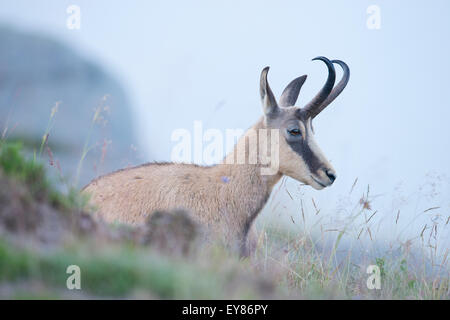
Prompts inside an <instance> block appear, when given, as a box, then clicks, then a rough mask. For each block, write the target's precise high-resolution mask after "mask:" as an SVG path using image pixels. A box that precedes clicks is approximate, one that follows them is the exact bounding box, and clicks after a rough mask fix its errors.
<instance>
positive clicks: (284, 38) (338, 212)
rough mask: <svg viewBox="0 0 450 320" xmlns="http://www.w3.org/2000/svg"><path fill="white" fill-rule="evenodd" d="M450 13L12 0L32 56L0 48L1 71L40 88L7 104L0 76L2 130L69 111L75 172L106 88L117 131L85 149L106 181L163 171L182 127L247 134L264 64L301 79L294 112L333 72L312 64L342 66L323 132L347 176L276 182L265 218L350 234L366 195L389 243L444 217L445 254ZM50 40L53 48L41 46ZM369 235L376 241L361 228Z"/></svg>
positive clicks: (11, 20)
mask: <svg viewBox="0 0 450 320" xmlns="http://www.w3.org/2000/svg"><path fill="white" fill-rule="evenodd" d="M70 5H77V6H79V7H80V9H81V29H79V30H70V29H68V28H67V26H66V23H67V19H68V17H69V16H70V14H68V13H67V12H66V10H67V8H68V7H69V6H70ZM370 5H377V6H378V7H379V8H380V10H381V16H380V18H381V28H380V29H376V30H371V29H369V28H368V27H367V19H368V18H369V16H370V14H368V13H367V8H368V7H369V6H370ZM449 12H450V3H449V2H448V1H444V0H443V1H433V2H432V3H430V2H429V1H415V2H414V3H411V2H410V1H395V2H394V1H381V0H379V1H358V2H355V1H331V0H329V1H314V2H313V1H276V2H275V1H245V2H243V1H189V2H187V1H185V2H182V1H147V2H143V1H127V2H112V1H106V0H96V1H87V0H86V1H75V0H72V1H64V0H61V1H57V2H56V1H51V0H39V1H33V2H31V1H26V0H15V1H3V3H2V4H1V6H0V27H1V30H2V33H1V34H2V40H3V39H6V38H8V37H9V39H10V40H11V41H12V42H11V43H13V44H14V45H15V47H14V48H19V49H20V48H22V49H21V50H18V49H17V50H16V51H14V52H12V53H11V52H10V51H8V48H10V47H9V46H8V45H5V42H4V41H2V46H3V49H2V51H4V52H7V54H4V55H0V56H2V57H7V58H8V59H10V60H8V61H13V62H14V61H15V62H16V63H17V65H16V66H15V65H14V64H12V63H10V62H8V64H7V65H6V63H5V62H4V61H6V60H4V61H3V62H2V61H0V66H2V67H1V70H2V71H3V70H9V73H8V74H17V72H15V70H19V69H20V70H22V69H24V68H23V66H24V65H29V68H25V71H24V72H25V73H24V78H26V79H28V80H27V81H25V83H28V82H29V81H31V80H29V75H28V73H27V72H28V71H30V70H35V69H34V68H36V71H35V72H36V74H38V75H39V76H38V77H37V78H36V79H37V80H36V81H35V82H34V84H33V87H32V88H38V89H36V90H37V91H36V90H35V89H33V90H34V91H32V90H31V89H30V90H28V91H27V90H25V92H27V93H28V95H27V96H26V98H27V99H25V98H23V95H22V96H21V95H20V94H11V92H12V90H13V89H12V88H13V87H11V86H8V85H10V84H11V83H13V82H11V81H12V80H11V79H10V78H8V77H6V76H5V75H4V74H3V75H2V74H0V90H1V92H0V98H1V105H0V112H1V113H0V119H1V120H3V122H0V124H3V125H5V123H6V121H5V120H4V119H9V125H10V126H14V128H15V130H16V131H17V132H24V130H22V129H26V128H29V127H30V125H29V124H27V125H22V128H21V121H22V120H21V119H24V120H23V121H24V123H28V122H26V121H29V123H33V121H34V119H37V118H42V119H41V121H40V122H39V125H36V126H37V127H40V126H41V127H42V129H41V131H42V133H43V132H44V130H45V125H46V123H47V121H48V117H49V115H50V112H51V109H52V107H53V106H54V104H55V103H56V102H57V101H61V106H60V110H59V111H58V112H59V113H58V114H57V115H56V118H55V130H57V132H58V133H57V134H56V137H55V138H54V139H57V138H58V136H59V137H60V138H61V135H59V132H61V134H62V133H63V132H66V133H67V137H66V136H64V138H62V139H61V140H62V144H63V145H64V143H65V142H67V141H69V139H71V140H70V141H73V144H74V146H73V147H71V148H70V150H71V153H70V156H66V157H65V158H64V156H61V159H63V160H64V159H65V161H66V162H67V163H68V164H67V166H66V167H65V168H66V169H67V168H73V167H74V166H75V163H71V164H69V162H70V161H71V160H70V159H76V160H77V161H78V159H79V157H80V156H81V152H82V145H83V143H84V142H85V139H86V136H87V135H88V131H89V126H90V121H91V119H90V114H91V113H92V111H93V110H94V108H95V107H96V105H98V103H100V102H101V100H102V97H103V96H104V95H107V94H108V95H109V96H110V101H111V106H110V110H108V119H110V122H109V123H107V124H105V125H104V126H103V127H104V128H108V129H104V130H100V131H101V132H100V133H97V134H96V135H95V136H94V137H93V139H92V141H100V142H99V144H98V145H97V148H96V149H95V150H93V151H92V153H91V154H92V157H94V158H96V159H99V158H100V157H101V154H102V151H101V146H102V143H103V144H104V141H106V140H108V144H109V147H108V148H109V150H110V152H108V155H107V157H106V159H105V160H104V162H105V166H106V168H104V169H103V173H104V172H106V171H109V170H113V169H117V168H119V167H124V166H126V165H132V164H139V163H143V162H148V161H169V160H170V153H171V150H172V147H173V146H174V145H175V144H176V143H175V142H173V141H171V134H172V132H173V131H174V130H175V129H178V128H185V129H188V130H193V124H194V121H195V120H201V121H202V122H203V129H204V130H206V129H208V128H217V129H221V130H225V129H227V128H232V129H233V128H242V129H246V128H248V127H250V126H251V125H253V124H254V123H255V122H256V121H257V120H258V118H259V117H260V116H261V112H262V111H261V105H260V100H259V91H258V90H259V88H258V86H259V75H260V71H261V69H262V68H263V67H265V66H267V65H269V66H270V67H271V70H270V72H269V82H270V85H271V87H272V90H273V91H274V93H275V94H276V96H279V95H280V94H281V92H282V90H283V89H284V87H285V86H286V85H287V84H288V83H289V82H290V81H291V80H292V79H294V78H295V77H298V76H300V75H303V74H307V75H308V79H307V81H306V83H305V85H304V87H303V89H302V92H301V95H300V98H299V100H298V102H297V105H298V106H303V105H304V104H305V103H307V102H308V101H309V100H310V99H311V98H312V97H313V96H314V95H315V94H316V93H317V92H318V90H319V89H320V88H321V87H322V85H323V83H324V81H325V79H326V76H327V74H326V68H325V67H324V66H323V65H322V64H321V63H319V62H312V61H311V59H312V58H314V57H316V56H319V55H324V56H326V57H328V58H330V59H341V60H344V61H345V62H346V63H347V64H348V65H349V67H350V69H351V78H350V82H349V84H348V86H347V88H346V89H345V90H344V92H343V93H342V94H341V96H340V97H339V98H337V99H336V100H335V102H333V103H332V104H331V105H330V106H329V107H328V108H327V109H326V110H325V111H324V112H322V113H321V114H320V115H319V116H318V117H317V118H316V119H315V123H314V127H315V132H316V139H317V141H318V144H319V145H320V147H321V148H322V150H323V151H324V153H325V155H326V156H327V157H328V158H329V159H330V160H331V162H332V164H333V166H334V167H335V169H336V171H337V176H338V178H337V180H336V182H335V183H334V184H333V186H332V187H331V188H327V189H325V190H322V191H315V190H313V189H312V188H310V187H300V184H299V183H298V182H296V181H293V180H291V179H287V181H286V185H283V190H284V188H287V190H288V192H289V193H290V194H288V192H284V191H283V190H282V189H281V188H280V190H281V191H280V192H277V193H276V194H275V192H274V194H273V196H272V200H271V202H270V203H269V204H268V205H267V206H266V208H265V212H264V215H268V216H272V217H275V218H276V219H278V218H279V217H282V218H283V219H284V220H286V221H287V222H288V223H289V221H291V219H290V217H291V216H292V218H293V219H294V221H296V223H297V224H300V223H301V218H300V213H299V212H300V199H302V200H301V201H302V202H303V204H304V206H305V207H306V209H307V210H306V212H307V215H308V219H309V220H308V219H307V220H308V221H311V222H308V226H313V225H314V221H315V220H317V219H324V221H327V222H326V223H327V224H329V225H330V228H333V227H336V225H338V224H339V223H343V224H345V220H346V219H347V218H348V217H349V216H350V215H351V212H349V209H348V208H351V207H352V206H353V205H354V204H355V203H357V202H358V201H359V199H360V198H361V196H362V195H363V193H365V192H367V189H368V186H370V187H369V189H370V191H369V199H370V205H371V208H372V209H373V210H372V212H376V214H375V216H374V217H373V220H372V223H374V230H373V232H374V233H376V234H378V235H379V236H381V237H383V238H385V239H386V240H387V241H389V240H391V239H392V238H395V239H397V238H398V239H400V240H401V241H406V240H407V239H408V238H417V236H418V235H419V234H420V233H421V231H422V230H423V229H424V227H425V230H426V232H428V233H430V237H431V236H432V234H431V232H432V227H433V225H434V224H437V223H439V228H441V229H440V230H439V235H438V238H439V241H440V242H441V245H442V244H443V245H444V247H447V248H448V247H449V243H450V241H449V240H450V232H449V226H448V225H445V222H446V221H447V222H448V217H449V211H450V210H449V209H450V199H449V195H450V179H449V177H450V168H449V163H450V142H449V137H450V126H449V125H448V119H449V118H450V98H449V94H448V88H449V87H450V79H449V77H448V74H449V71H450V60H449V59H448V57H449V56H450V45H449V41H448V39H449V38H450V21H449V20H448V18H447V16H448V13H449ZM28 37H30V39H35V38H36V37H42V38H44V40H42V39H41V41H38V42H37V43H36V42H34V44H33V45H30V47H28V43H30V41H31V42H32V43H33V41H34V40H30V41H28V40H27V41H25V40H24V41H25V42H24V43H26V44H27V45H24V46H19V47H18V46H17V43H16V39H19V38H20V39H22V38H24V39H25V38H28ZM47 42H52V43H56V44H55V46H56V47H58V48H59V49H58V50H56V51H55V49H54V48H55V47H52V46H50V47H49V46H47V45H44V43H47ZM8 43H9V42H8ZM8 43H7V44H8ZM42 48H46V50H43V49H42ZM55 52H56V53H55ZM53 54H55V56H54V57H53ZM23 55H25V56H23ZM36 57H41V58H42V59H43V60H46V59H47V60H46V61H47V64H46V65H44V67H43V68H41V69H39V68H37V67H36V66H37V65H39V63H40V61H42V60H39V59H37V58H36ZM46 57H47V58H46ZM48 57H52V58H48ZM63 57H65V58H66V60H64V59H63ZM68 57H69V58H68ZM14 58H15V60H14ZM5 59H6V58H5ZM75 61H78V62H77V63H79V67H77V68H75V67H74V65H75V64H76V63H75ZM54 65H59V66H61V68H62V69H64V70H66V74H65V76H64V77H62V78H61V79H62V80H61V79H60V80H58V79H56V80H54V79H53V78H52V79H53V80H54V81H53V80H51V81H50V83H54V84H58V86H53V85H52V86H46V87H45V90H46V92H47V93H48V94H47V95H44V97H42V95H41V94H40V93H41V92H43V91H42V88H41V86H42V80H41V79H42V78H43V77H44V76H45V77H47V76H48V73H46V70H49V68H52V66H54ZM86 66H88V67H86ZM70 68H75V69H74V71H70V70H71V69H70ZM336 69H337V70H338V72H339V73H338V77H340V75H341V73H340V69H339V68H336ZM67 70H69V71H67ZM80 70H83V71H80ZM5 72H6V71H5ZM72 75H73V77H74V78H72ZM67 78H69V79H72V80H73V79H75V80H73V83H75V84H74V86H73V87H71V86H66V85H64V84H65V83H68V82H67V81H66V80H65V79H67ZM72 80H71V81H72ZM52 81H53V82H52ZM14 83H15V82H14ZM63 83H64V84H63ZM86 83H87V84H86ZM61 87H62V88H61ZM51 88H53V90H52V89H51ZM73 88H75V89H73ZM74 90H76V91H74ZM14 92H15V91H14ZM30 92H34V95H32V98H30V95H31V93H30ZM36 92H38V93H39V94H37V96H36ZM2 94H3V96H2ZM20 97H22V98H20ZM84 97H89V99H87V98H86V99H84ZM21 99H22V100H21ZM80 99H81V100H80ZM14 101H16V104H15V102H14ZM17 101H19V102H17ZM18 105H20V106H21V107H20V108H19V107H18ZM26 106H29V108H30V110H27V109H26V108H27V107H26ZM32 110H33V112H34V113H33V116H32V117H31V118H32V119H31V120H29V119H28V120H26V119H25V116H24V115H28V117H30V115H31V113H30V112H32ZM65 110H66V111H65ZM79 110H84V111H82V112H81V111H79ZM65 112H66V113H65ZM64 114H66V116H65V117H64V116H63V115H64ZM81 115H82V116H81ZM11 119H12V120H11ZM11 123H12V124H11ZM58 126H60V127H59V129H58ZM23 127H25V128H23ZM0 128H1V127H0ZM21 130H22V131H21ZM25 131H26V130H25ZM33 133H36V134H38V133H39V129H38V128H36V129H35V130H34V131H33ZM42 133H40V134H41V135H42ZM39 139H40V136H39ZM51 139H52V135H51ZM77 141H78V145H76V143H77ZM102 141H103V142H102ZM60 143H61V142H60ZM75 145H76V146H75ZM114 150H115V151H114ZM131 153H133V155H132V156H131V155H130V154H131ZM63 160H61V162H62V167H63V170H64V164H65V163H64V162H63ZM92 161H94V160H93V159H92ZM72 162H73V161H72ZM94 162H95V161H94ZM109 164H110V165H109ZM83 172H84V176H83V179H84V180H83V182H88V181H89V179H91V178H93V177H94V176H96V175H98V174H99V173H102V172H98V171H96V170H93V169H92V168H91V166H88V165H86V166H84V167H83ZM356 179H357V180H356ZM355 181H356V184H355ZM352 186H353V187H352ZM277 188H278V187H277ZM277 188H276V189H277ZM311 199H314V202H315V204H316V205H317V207H319V208H320V214H316V210H315V209H314V204H313V203H312V200H311ZM430 208H432V209H431V210H428V209H430ZM399 210H400V215H399V216H398V213H399ZM426 210H428V211H426ZM369 215H370V214H369ZM396 220H398V221H397V223H395V221H396ZM363 237H365V238H367V239H369V235H367V234H365V233H364V234H363Z"/></svg>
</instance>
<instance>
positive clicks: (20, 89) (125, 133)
mask: <svg viewBox="0 0 450 320" xmlns="http://www.w3.org/2000/svg"><path fill="white" fill-rule="evenodd" d="M0 43H1V44H2V45H1V46H0V136H1V134H2V132H3V131H5V128H6V136H7V137H8V138H7V139H8V140H15V139H17V140H22V141H24V142H25V145H26V147H29V148H28V149H29V150H30V151H33V149H34V150H36V149H37V152H38V153H39V145H40V142H41V139H42V136H43V135H44V133H45V132H46V128H47V126H48V123H49V120H50V116H51V112H52V108H53V107H54V106H55V105H58V111H57V112H56V113H55V114H54V116H53V118H52V119H51V121H50V122H51V123H52V127H51V130H50V134H49V139H48V145H49V147H50V149H51V151H52V154H53V165H54V166H56V165H55V162H56V160H59V161H58V162H59V164H60V167H61V171H62V173H63V175H64V176H66V177H69V178H71V179H72V181H74V180H76V179H75V175H76V172H77V168H78V164H79V161H80V159H81V157H82V153H83V148H84V146H85V144H86V141H87V140H88V137H90V138H89V141H90V142H89V144H88V146H89V147H93V148H92V149H91V150H90V151H89V153H88V155H87V157H86V159H85V160H84V161H83V165H82V170H81V171H80V177H79V186H82V185H83V184H85V183H87V182H89V181H90V179H92V178H94V177H95V176H96V175H99V174H102V173H106V172H110V171H112V170H114V169H118V168H122V167H125V166H127V165H128V164H129V163H130V162H131V161H132V160H131V159H132V155H133V150H132V145H133V144H136V140H137V139H136V138H135V136H134V126H133V123H132V114H131V113H132V110H131V108H130V105H129V101H128V98H127V96H126V93H125V91H124V89H123V88H122V86H121V84H120V83H119V82H118V81H117V80H115V79H113V78H112V77H111V76H110V75H108V73H107V72H105V71H104V70H102V68H101V67H100V66H98V65H96V64H94V63H92V62H90V61H88V60H87V59H86V58H84V57H82V56H80V55H79V54H78V53H76V52H75V50H74V49H73V48H69V47H67V46H66V45H63V44H62V43H59V42H57V41H55V40H52V39H51V38H49V37H46V36H44V35H40V34H34V33H26V32H21V31H17V30H14V29H11V28H8V27H2V26H0ZM96 110H97V111H100V113H99V114H98V117H96V120H95V121H93V118H94V114H95V112H96ZM48 154H49V153H48V151H47V150H46V149H44V152H43V155H42V158H43V159H44V160H46V161H48V162H49V163H50V162H51V161H50V159H49V155H48ZM49 170H50V171H51V170H52V169H49ZM58 174H59V173H58Z"/></svg>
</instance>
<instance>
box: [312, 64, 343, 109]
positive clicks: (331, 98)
mask: <svg viewBox="0 0 450 320" xmlns="http://www.w3.org/2000/svg"><path fill="white" fill-rule="evenodd" d="M331 62H333V63H337V64H338V65H340V66H341V68H342V70H343V71H344V74H343V76H342V79H341V80H340V81H339V83H338V84H337V85H336V86H335V87H334V88H333V90H332V91H331V93H330V94H329V95H328V97H327V98H326V99H325V101H324V102H322V104H321V105H320V107H318V108H316V109H315V110H313V112H312V113H311V117H312V118H314V117H315V116H317V115H318V114H319V113H320V112H322V110H323V109H325V108H326V107H327V106H328V105H329V104H330V103H331V102H333V101H334V99H336V98H337V97H338V96H339V95H340V94H341V92H342V91H343V90H344V89H345V86H346V85H347V83H348V80H349V79H350V68H349V67H348V66H347V64H346V63H345V62H344V61H341V60H332V61H331Z"/></svg>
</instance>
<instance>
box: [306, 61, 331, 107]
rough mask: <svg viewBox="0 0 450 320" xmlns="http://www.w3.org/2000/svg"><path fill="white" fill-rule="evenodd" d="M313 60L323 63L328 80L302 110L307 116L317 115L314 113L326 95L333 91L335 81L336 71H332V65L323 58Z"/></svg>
mask: <svg viewBox="0 0 450 320" xmlns="http://www.w3.org/2000/svg"><path fill="white" fill-rule="evenodd" d="M314 60H320V61H323V62H325V64H326V65H327V68H328V78H327V82H325V85H324V86H323V88H322V89H321V90H320V91H319V93H318V94H317V95H316V96H315V97H314V98H313V99H312V100H311V101H310V102H309V103H308V104H307V105H306V106H305V108H304V110H305V111H306V112H308V113H309V114H311V115H312V114H317V113H316V112H315V111H316V110H317V109H318V108H319V107H320V106H321V105H322V103H323V102H324V101H325V99H326V98H327V97H328V95H329V94H330V93H331V90H333V86H334V81H335V80H336V70H334V66H333V63H332V62H331V61H330V60H328V59H327V58H325V57H317V58H314V59H313V61H314Z"/></svg>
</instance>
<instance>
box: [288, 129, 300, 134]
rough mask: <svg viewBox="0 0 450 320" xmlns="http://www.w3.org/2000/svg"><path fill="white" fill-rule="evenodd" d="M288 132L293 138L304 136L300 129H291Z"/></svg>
mask: <svg viewBox="0 0 450 320" xmlns="http://www.w3.org/2000/svg"><path fill="white" fill-rule="evenodd" d="M288 132H289V134H290V135H291V136H299V135H301V134H302V133H301V132H300V130H299V129H291V130H288Z"/></svg>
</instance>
